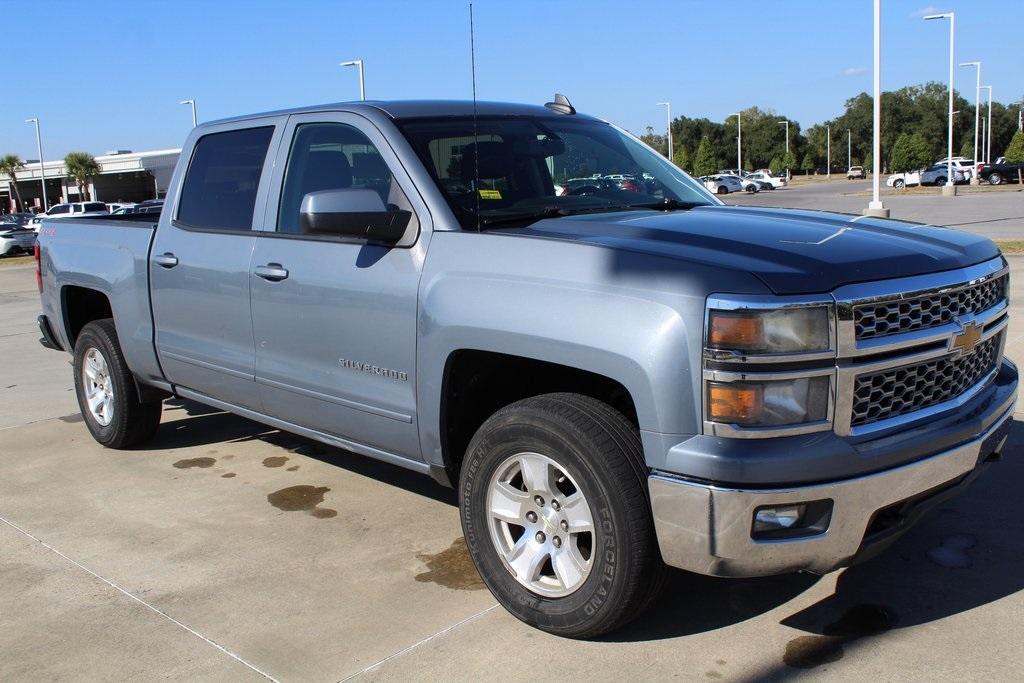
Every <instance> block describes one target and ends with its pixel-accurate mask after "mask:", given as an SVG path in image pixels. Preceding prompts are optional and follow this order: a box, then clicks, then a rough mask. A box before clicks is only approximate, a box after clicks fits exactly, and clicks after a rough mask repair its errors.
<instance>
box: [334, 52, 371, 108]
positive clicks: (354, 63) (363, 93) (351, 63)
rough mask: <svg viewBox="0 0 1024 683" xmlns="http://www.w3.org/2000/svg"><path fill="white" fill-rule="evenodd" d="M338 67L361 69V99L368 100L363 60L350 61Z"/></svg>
mask: <svg viewBox="0 0 1024 683" xmlns="http://www.w3.org/2000/svg"><path fill="white" fill-rule="evenodd" d="M338 66H358V67H359V99H361V100H364V101H365V100H366V85H365V83H364V82H363V60H361V59H350V60H349V61H347V62H342V63H341V64H339V65H338Z"/></svg>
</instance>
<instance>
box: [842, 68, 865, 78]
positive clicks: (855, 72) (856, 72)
mask: <svg viewBox="0 0 1024 683" xmlns="http://www.w3.org/2000/svg"><path fill="white" fill-rule="evenodd" d="M867 72H868V70H867V69H865V68H864V67H862V66H851V67H847V68H845V69H843V75H844V76H861V75H863V74H866V73H867Z"/></svg>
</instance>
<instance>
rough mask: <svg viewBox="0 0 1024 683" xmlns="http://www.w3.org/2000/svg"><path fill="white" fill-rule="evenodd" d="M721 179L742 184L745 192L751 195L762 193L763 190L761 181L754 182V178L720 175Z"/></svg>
mask: <svg viewBox="0 0 1024 683" xmlns="http://www.w3.org/2000/svg"><path fill="white" fill-rule="evenodd" d="M719 177H720V178H727V179H729V180H734V181H736V182H737V183H739V184H740V187H741V188H742V189H743V191H744V192H748V193H750V194H755V193H757V192H760V190H761V188H760V184H761V183H760V181H757V180H754V179H753V178H741V177H740V176H738V175H732V174H728V173H722V174H719Z"/></svg>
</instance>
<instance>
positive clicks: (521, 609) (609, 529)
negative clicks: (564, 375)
mask: <svg viewBox="0 0 1024 683" xmlns="http://www.w3.org/2000/svg"><path fill="white" fill-rule="evenodd" d="M527 461H528V462H530V463H532V465H531V466H530V467H526V466H525V465H524V463H525V462H527ZM527 471H529V472H532V473H533V474H531V475H530V476H529V477H527V476H525V475H524V473H525V472H527ZM541 473H542V474H541ZM647 473H648V470H647V466H646V464H645V462H644V459H643V451H642V449H641V445H640V437H639V433H638V432H637V430H636V428H635V427H634V426H633V425H632V424H631V423H630V422H629V421H628V420H627V419H626V418H625V417H624V416H623V415H622V414H621V413H619V412H617V411H615V410H614V409H612V408H611V407H610V406H608V405H607V404H605V403H602V402H600V401H597V400H595V399H592V398H589V397H586V396H581V395H579V394H568V393H560V394H545V395H542V396H537V397H534V398H528V399H525V400H522V401H519V402H517V403H513V404H512V405H509V406H507V407H505V408H503V409H501V410H499V411H498V412H497V413H495V414H494V415H492V416H491V417H490V418H488V419H487V421H486V422H484V424H483V425H482V426H481V427H480V429H479V430H478V431H477V433H476V435H475V436H474V437H473V440H472V441H471V442H470V444H469V447H468V449H467V451H466V460H465V463H464V465H463V467H462V472H461V476H460V481H459V506H460V512H461V516H462V528H463V532H464V534H465V537H466V544H467V546H468V548H469V552H470V555H471V557H472V558H473V562H474V564H475V565H476V567H477V570H478V571H479V572H480V575H481V577H482V578H483V580H484V583H486V584H487V587H488V588H489V589H490V591H491V593H492V594H493V595H494V597H495V598H496V599H497V600H498V602H499V603H501V605H502V606H503V607H505V609H507V610H508V611H509V612H511V613H512V614H513V616H515V617H516V618H518V619H520V620H522V621H524V622H526V623H527V624H530V625H531V626H534V627H536V628H539V629H541V630H544V631H547V632H549V633H554V634H556V635H560V636H565V637H570V638H595V637H597V636H600V635H602V634H604V633H608V632H609V631H612V630H615V629H617V628H619V627H621V626H623V625H624V624H626V623H627V622H628V621H630V620H632V619H633V618H635V617H636V616H638V615H639V614H640V613H641V612H642V611H643V610H644V609H645V608H646V607H647V605H648V604H649V603H650V601H651V600H652V599H653V598H654V597H655V596H656V595H657V594H658V592H659V591H660V589H661V585H662V583H663V580H664V575H665V565H664V564H663V563H662V561H661V556H660V554H659V552H658V544H657V540H656V538H655V533H654V525H653V521H652V519H651V512H650V502H649V500H648V495H647ZM530 480H532V481H530ZM544 481H547V482H548V483H549V484H550V485H547V484H544V483H543V482H544ZM516 482H518V483H516ZM528 482H529V483H528ZM538 482H541V483H538ZM501 487H504V488H501ZM502 491H508V492H511V494H512V495H505V494H504V493H501V492H502ZM492 493H493V498H494V500H497V501H509V502H510V503H511V504H510V505H505V506H504V507H502V505H501V504H500V503H494V502H493V501H492ZM536 496H541V497H542V499H543V500H540V501H538V499H537V498H536ZM549 496H550V498H551V499H550V500H549V499H548V497H549ZM559 497H560V498H561V500H562V501H563V502H564V503H565V506H564V507H560V503H559V502H558V500H557V499H558V498H559ZM499 507H501V508H502V510H504V511H503V512H502V513H501V517H500V518H499V517H498V516H495V515H494V514H493V513H492V511H493V510H495V509H497V508H499ZM584 512H585V513H586V514H589V519H590V521H591V525H590V529H591V530H590V531H589V532H587V531H585V529H586V526H587V525H586V522H585V520H586V518H587V517H586V514H582V513H584ZM531 515H532V519H531ZM508 519H512V520H514V521H515V522H519V521H521V522H522V524H514V523H508V522H507V520H508ZM581 519H582V520H584V521H583V522H580V520H581ZM568 520H572V525H573V526H576V527H577V528H580V529H582V530H584V531H581V532H579V533H577V532H572V531H571V529H572V528H573V526H570V525H569V523H568ZM517 528H518V529H521V530H522V531H521V533H519V534H518V535H516V530H517ZM567 529H568V530H569V531H566V530H567ZM545 532H546V533H545ZM559 534H563V535H564V540H563V541H561V543H560V544H558V543H559V542H558V539H560V538H562V536H559ZM524 539H525V540H524ZM556 544H557V545H556ZM519 547H521V548H522V552H521V553H519V554H518V555H517V556H516V557H515V558H513V555H516V553H517V550H516V548H519ZM598 549H600V552H599V551H598ZM559 552H561V553H562V554H561V555H558V553H559ZM545 557H546V559H545ZM570 557H573V558H576V564H572V563H571V562H569V561H568V560H567V558H570ZM509 558H513V559H512V560H510V559H509ZM530 558H534V561H533V562H532V563H531V562H530ZM512 561H517V562H520V563H522V566H521V568H520V573H521V574H522V575H523V580H522V581H521V580H520V579H519V578H517V574H516V573H514V570H513V569H512V566H511V562H512ZM556 566H557V567H559V569H557V570H556ZM566 566H571V567H575V569H576V570H578V571H575V570H574V571H565V570H564V569H563V568H564V567H566ZM531 574H532V576H531Z"/></svg>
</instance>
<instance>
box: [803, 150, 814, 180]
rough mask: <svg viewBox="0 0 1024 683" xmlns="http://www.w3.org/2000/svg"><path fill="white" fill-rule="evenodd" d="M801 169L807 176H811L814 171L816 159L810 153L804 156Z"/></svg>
mask: <svg viewBox="0 0 1024 683" xmlns="http://www.w3.org/2000/svg"><path fill="white" fill-rule="evenodd" d="M800 168H802V169H803V170H804V173H806V174H807V175H810V174H811V171H813V170H814V157H812V156H811V153H810V152H807V153H806V154H804V160H803V162H801V164H800Z"/></svg>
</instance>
